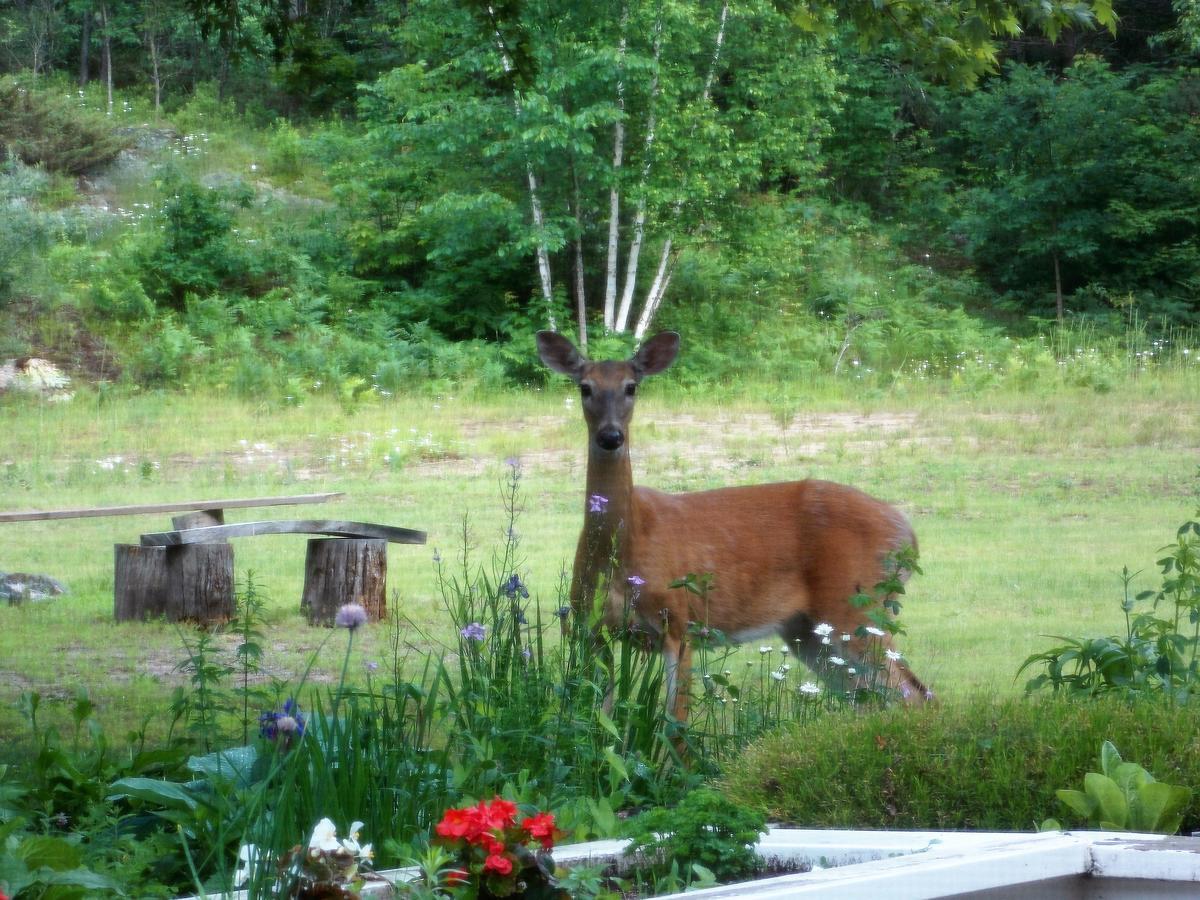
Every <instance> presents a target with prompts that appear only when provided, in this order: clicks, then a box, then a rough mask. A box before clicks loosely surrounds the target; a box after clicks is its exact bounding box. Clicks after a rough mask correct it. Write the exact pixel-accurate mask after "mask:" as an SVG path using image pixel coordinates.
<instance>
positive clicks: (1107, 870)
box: [189, 828, 1200, 900]
mask: <svg viewBox="0 0 1200 900" xmlns="http://www.w3.org/2000/svg"><path fill="white" fill-rule="evenodd" d="M627 844H628V842H627V841H593V842H591V843H586V844H571V845H567V846H563V847H558V848H556V849H555V851H554V859H555V861H556V862H557V863H559V864H561V865H567V866H570V865H587V864H604V863H607V862H611V861H615V860H619V859H621V858H622V856H623V854H624V850H625V847H626V846H627ZM758 851H759V854H760V855H761V856H762V857H763V858H765V859H767V860H778V861H780V862H790V863H799V864H807V865H810V866H812V871H810V872H804V873H799V874H795V875H782V876H779V877H776V878H766V879H761V880H759V881H751V882H744V883H742V884H733V885H726V886H723V887H716V888H708V889H705V890H700V891H691V892H689V893H687V894H686V895H685V894H676V895H672V896H674V897H686V898H688V900H705V898H738V897H755V898H761V900H782V898H793V897H795V898H806V897H807V898H815V897H823V898H834V900H935V898H943V897H960V898H977V900H985V898H986V900H1060V898H1061V900H1145V898H1151V897H1152V898H1154V900H1184V898H1188V900H1195V898H1200V838H1180V837H1167V836H1165V835H1160V834H1113V833H1104V832H1092V831H1078V832H1043V833H1041V834H1021V833H996V832H990V833H989V832H947V831H815V830H804V829H794V828H773V829H771V830H770V831H769V832H768V834H767V835H766V836H765V837H764V838H763V840H762V841H761V842H760V843H759V845H758ZM415 874H416V873H415V871H414V870H412V869H391V870H388V871H385V872H380V873H379V876H380V878H381V879H382V880H380V881H373V882H370V883H368V884H367V886H366V887H365V888H364V890H363V892H362V894H363V897H364V898H372V900H386V898H389V897H392V896H393V893H394V892H393V891H392V888H391V882H400V881H407V880H409V879H410V878H412V877H414V876H415ZM189 900H197V898H189ZM210 900H217V898H216V897H215V896H212V895H210ZM230 900H246V897H245V894H244V893H242V892H239V893H237V894H234V895H233V896H232V898H230Z"/></svg>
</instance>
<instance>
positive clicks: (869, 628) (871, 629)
mask: <svg viewBox="0 0 1200 900" xmlns="http://www.w3.org/2000/svg"><path fill="white" fill-rule="evenodd" d="M866 630H867V634H873V635H875V637H883V629H881V628H876V627H875V626H874V625H868V626H866Z"/></svg>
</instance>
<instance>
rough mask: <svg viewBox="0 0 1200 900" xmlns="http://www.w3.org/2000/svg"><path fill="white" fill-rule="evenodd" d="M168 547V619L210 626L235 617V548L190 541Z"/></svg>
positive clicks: (226, 545)
mask: <svg viewBox="0 0 1200 900" xmlns="http://www.w3.org/2000/svg"><path fill="white" fill-rule="evenodd" d="M166 550H167V609H166V616H167V620H168V621H171V622H181V621H185V622H196V623H198V624H201V625H209V624H214V623H219V622H228V621H229V620H230V619H232V618H233V615H234V611H235V604H234V598H233V547H232V546H231V545H229V544H188V545H187V546H184V547H168V548H166Z"/></svg>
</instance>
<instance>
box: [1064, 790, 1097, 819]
mask: <svg viewBox="0 0 1200 900" xmlns="http://www.w3.org/2000/svg"><path fill="white" fill-rule="evenodd" d="M1055 794H1056V795H1057V796H1058V799H1059V800H1061V801H1062V802H1063V803H1065V804H1066V805H1067V806H1069V807H1071V810H1072V811H1073V812H1076V813H1078V814H1079V815H1081V816H1083V817H1084V818H1085V819H1090V818H1091V817H1092V813H1094V812H1095V811H1096V801H1095V800H1094V799H1092V798H1091V797H1089V796H1088V795H1087V794H1085V793H1084V792H1083V791H1068V790H1061V791H1055Z"/></svg>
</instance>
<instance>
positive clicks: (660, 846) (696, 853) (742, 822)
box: [626, 788, 767, 882]
mask: <svg viewBox="0 0 1200 900" xmlns="http://www.w3.org/2000/svg"><path fill="white" fill-rule="evenodd" d="M766 821H767V820H766V816H765V815H763V814H762V813H761V812H757V811H755V810H753V809H750V808H747V807H744V806H742V805H740V804H737V803H735V802H733V801H731V800H729V799H726V798H725V797H724V796H722V795H721V794H720V793H718V792H717V791H714V790H712V789H710V788H697V789H695V790H693V791H689V792H688V793H687V794H686V795H684V797H683V799H682V800H680V801H679V804H678V805H677V806H674V807H671V808H659V809H652V810H649V811H647V812H644V813H640V814H638V815H637V816H636V817H635V818H633V819H631V820H630V821H629V823H628V825H627V826H626V833H627V835H628V836H629V837H631V838H632V839H633V842H632V843H631V844H630V846H629V847H628V849H627V850H626V853H627V854H640V855H641V856H642V857H643V858H644V859H646V860H648V861H650V864H651V868H652V869H654V870H659V869H667V868H668V867H669V866H670V865H671V864H678V863H680V862H682V863H683V864H684V865H685V866H690V865H700V866H703V867H704V868H705V869H707V870H708V871H710V872H711V873H712V874H713V875H714V876H715V877H716V880H717V881H723V882H731V881H744V880H745V879H746V878H748V877H749V876H751V875H753V874H754V873H755V872H756V871H757V870H758V869H759V868H760V866H761V861H760V860H759V858H758V854H757V853H756V852H755V850H754V845H755V844H757V843H758V841H759V838H760V837H761V836H762V835H764V834H766V832H767V825H766ZM658 874H663V873H662V872H659V873H658Z"/></svg>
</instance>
